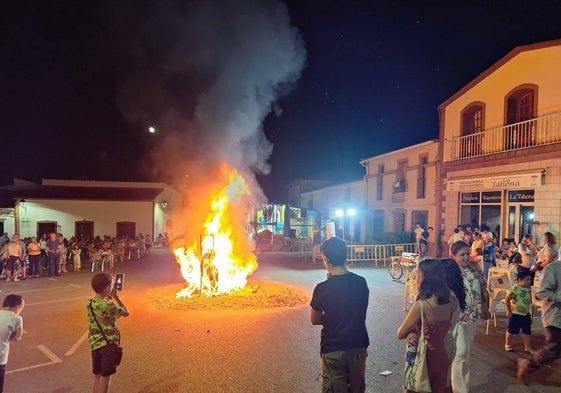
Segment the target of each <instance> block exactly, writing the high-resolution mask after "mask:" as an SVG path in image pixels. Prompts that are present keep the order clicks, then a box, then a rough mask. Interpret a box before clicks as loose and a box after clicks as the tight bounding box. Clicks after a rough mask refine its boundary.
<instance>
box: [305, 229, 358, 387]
mask: <svg viewBox="0 0 561 393" xmlns="http://www.w3.org/2000/svg"><path fill="white" fill-rule="evenodd" d="M320 251H321V254H322V257H323V263H324V265H325V267H326V268H327V270H328V273H327V280H326V281H323V282H320V283H319V284H318V285H317V286H316V287H315V288H314V292H313V296H312V301H311V303H310V305H311V307H312V309H311V315H310V318H311V322H312V325H322V326H323V328H322V330H321V350H320V352H321V376H322V388H323V390H322V391H334V392H350V393H362V392H364V391H365V390H366V384H365V379H364V374H365V368H366V357H367V356H368V353H367V348H368V345H369V339H368V332H367V331H366V322H365V321H366V309H367V308H368V296H369V289H368V285H367V284H366V280H365V279H364V277H361V276H359V275H357V274H354V273H351V272H349V271H348V270H347V268H346V267H345V262H346V260H347V245H346V243H345V242H344V241H343V240H342V239H340V238H338V237H332V238H329V239H327V240H325V241H324V242H323V243H322V244H321V246H320Z"/></svg>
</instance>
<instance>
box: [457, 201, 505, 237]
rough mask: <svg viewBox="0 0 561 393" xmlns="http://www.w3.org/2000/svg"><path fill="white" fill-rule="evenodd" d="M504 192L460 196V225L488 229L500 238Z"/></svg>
mask: <svg viewBox="0 0 561 393" xmlns="http://www.w3.org/2000/svg"><path fill="white" fill-rule="evenodd" d="M502 198H503V194H502V191H483V192H463V193H461V194H460V222H459V223H460V224H462V225H471V226H472V227H479V228H480V229H481V230H483V229H487V230H491V231H493V232H495V235H497V236H500V233H498V230H497V229H498V228H500V224H501V201H502Z"/></svg>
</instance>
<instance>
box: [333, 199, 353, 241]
mask: <svg viewBox="0 0 561 393" xmlns="http://www.w3.org/2000/svg"><path fill="white" fill-rule="evenodd" d="M355 215H356V209H353V208H352V207H349V208H347V209H346V210H345V209H335V217H338V218H340V219H341V228H340V229H342V230H343V236H342V238H343V240H345V220H346V217H349V237H350V239H349V240H350V241H351V243H352V241H353V232H354V231H353V221H352V218H353V217H354V216H355Z"/></svg>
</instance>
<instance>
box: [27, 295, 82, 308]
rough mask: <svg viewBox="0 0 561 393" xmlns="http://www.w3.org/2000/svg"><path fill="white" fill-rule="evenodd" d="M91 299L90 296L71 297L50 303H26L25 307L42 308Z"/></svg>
mask: <svg viewBox="0 0 561 393" xmlns="http://www.w3.org/2000/svg"><path fill="white" fill-rule="evenodd" d="M89 298H90V296H80V297H71V298H67V299H58V300H50V301H48V302H40V303H25V307H30V306H40V305H42V304H49V303H61V302H67V301H69V300H84V299H89Z"/></svg>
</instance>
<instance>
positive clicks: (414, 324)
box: [310, 228, 561, 393]
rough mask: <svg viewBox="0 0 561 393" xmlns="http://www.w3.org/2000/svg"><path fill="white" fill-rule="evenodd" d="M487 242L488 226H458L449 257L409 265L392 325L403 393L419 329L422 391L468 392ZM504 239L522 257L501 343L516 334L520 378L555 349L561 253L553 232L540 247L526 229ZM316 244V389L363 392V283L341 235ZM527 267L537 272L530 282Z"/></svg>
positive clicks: (559, 350) (484, 297) (485, 298)
mask: <svg viewBox="0 0 561 393" xmlns="http://www.w3.org/2000/svg"><path fill="white" fill-rule="evenodd" d="M475 229H479V228H475ZM462 232H463V233H462ZM420 235H421V236H422V234H420ZM489 243H493V248H492V251H491V252H492V253H494V252H495V250H494V237H493V236H492V233H490V231H486V230H485V229H483V230H482V231H479V230H475V231H474V232H473V233H471V232H468V231H465V228H462V229H461V230H460V228H456V230H455V231H454V236H453V237H451V241H450V248H449V251H450V258H447V259H430V258H423V259H421V261H420V262H419V264H418V266H417V271H416V272H415V277H416V286H417V297H416V301H415V302H414V304H413V305H412V307H411V309H410V310H409V312H408V314H407V316H406V317H405V319H404V321H403V323H402V324H401V326H400V327H399V328H398V329H397V337H398V338H399V339H401V340H405V342H406V355H405V372H404V387H405V389H404V391H405V392H406V393H409V392H415V391H416V390H412V389H411V387H410V385H409V381H410V378H409V375H408V373H411V372H412V371H411V370H413V368H412V366H413V364H414V363H415V358H416V351H417V348H418V345H419V337H420V336H423V337H424V340H426V342H427V351H426V356H425V362H426V366H427V379H428V381H426V382H427V383H428V384H430V389H431V390H430V391H432V392H433V393H449V392H453V393H467V392H468V391H469V387H470V380H471V373H470V365H471V363H472V360H471V351H472V348H473V345H474V342H475V337H476V335H477V325H478V322H479V321H480V320H488V319H489V318H490V317H491V314H490V311H489V291H488V288H487V275H486V274H485V273H484V271H485V269H486V268H487V269H488V268H489V267H488V266H486V264H487V263H489V264H492V263H493V262H492V261H494V260H493V259H490V260H486V259H485V258H484V255H485V250H486V249H489V248H491V247H490V245H489ZM508 243H509V247H508V253H509V255H510V257H511V259H513V258H512V257H513V256H516V255H517V254H518V255H522V254H523V253H525V257H524V258H525V259H524V262H519V266H518V267H519V270H518V279H517V282H516V283H515V284H514V285H513V286H512V287H511V288H510V289H509V290H508V292H507V295H506V299H505V302H506V314H507V318H508V326H507V327H506V329H505V350H506V351H508V352H512V351H514V349H513V345H512V343H513V338H514V337H516V336H517V335H519V334H520V333H522V342H523V344H524V352H523V353H524V354H525V357H520V358H519V359H518V360H517V367H518V373H517V377H518V379H519V380H521V381H523V382H527V378H528V375H529V373H530V372H533V371H535V370H537V369H538V368H539V367H540V366H541V365H543V364H546V363H548V362H552V361H553V360H555V359H557V358H559V357H560V356H561V260H560V256H559V252H558V249H557V246H556V241H555V236H553V234H552V233H550V232H545V233H543V245H542V246H541V247H539V246H537V244H535V243H534V242H533V238H532V236H531V235H526V236H524V238H523V239H522V241H521V243H520V245H519V246H515V248H512V247H511V244H510V241H509V242H508ZM320 251H321V253H322V257H323V260H324V265H325V267H326V269H327V270H328V274H327V280H325V281H323V282H320V283H319V284H318V285H317V286H316V288H315V289H314V292H313V296H312V300H311V303H310V305H311V322H312V324H314V325H322V333H321V348H320V353H321V377H322V378H321V380H322V389H323V391H341V392H352V393H355V392H365V390H366V387H365V377H364V375H365V366H366V357H367V348H368V346H369V339H368V333H367V331H366V327H365V319H366V313H367V308H368V296H369V295H368V294H369V291H368V286H367V284H366V282H365V280H364V278H362V277H360V276H358V275H356V274H354V273H352V272H349V271H348V270H347V268H346V266H345V260H346V256H347V253H346V245H345V242H344V241H343V240H342V239H339V238H330V239H327V240H325V241H324V242H323V243H322V244H321V246H320ZM534 254H535V255H534ZM493 257H494V255H493ZM513 263H516V262H513ZM538 272H539V273H538ZM532 273H535V274H540V276H541V277H540V281H539V284H538V286H537V287H534V288H532ZM532 291H535V297H536V298H537V299H539V301H540V302H541V308H542V315H541V318H542V325H543V327H544V335H545V342H544V344H543V346H541V347H540V348H538V347H539V346H537V345H536V346H535V347H532V341H531V337H532V336H531V334H532V333H531V325H532V318H531V314H530V307H531V305H532ZM423 391H424V390H423Z"/></svg>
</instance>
